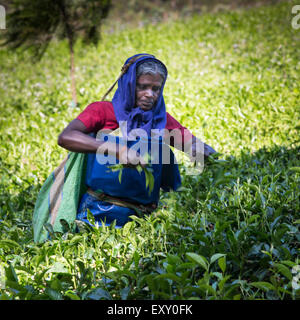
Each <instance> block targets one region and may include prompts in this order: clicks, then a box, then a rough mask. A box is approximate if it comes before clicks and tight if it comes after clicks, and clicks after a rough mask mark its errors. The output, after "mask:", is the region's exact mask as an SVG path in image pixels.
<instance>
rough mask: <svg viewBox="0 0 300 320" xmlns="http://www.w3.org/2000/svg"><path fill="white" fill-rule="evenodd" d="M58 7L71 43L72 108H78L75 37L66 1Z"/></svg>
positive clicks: (59, 2) (61, 1)
mask: <svg viewBox="0 0 300 320" xmlns="http://www.w3.org/2000/svg"><path fill="white" fill-rule="evenodd" d="M57 3H58V6H59V8H60V11H61V14H62V17H63V23H64V25H65V32H66V35H67V38H68V41H69V49H70V76H71V93H72V103H71V106H73V107H76V105H77V96H76V80H75V63H74V36H73V29H72V26H71V24H70V21H69V20H70V19H69V14H68V12H67V8H66V4H65V1H64V0H57Z"/></svg>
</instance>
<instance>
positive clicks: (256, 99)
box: [0, 2, 300, 299]
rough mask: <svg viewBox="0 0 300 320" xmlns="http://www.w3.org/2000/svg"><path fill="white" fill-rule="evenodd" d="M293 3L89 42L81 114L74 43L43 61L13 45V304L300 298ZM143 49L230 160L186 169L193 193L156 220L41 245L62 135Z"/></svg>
mask: <svg viewBox="0 0 300 320" xmlns="http://www.w3.org/2000/svg"><path fill="white" fill-rule="evenodd" d="M292 4H293V3H291V2H288V3H281V4H278V5H276V6H270V7H259V8H255V9H250V10H245V11H235V12H230V13H218V14H214V15H213V14H206V15H202V16H194V17H191V18H189V19H188V20H184V21H183V20H178V21H174V22H169V23H167V24H158V25H156V26H155V27H153V26H146V27H144V28H140V29H128V30H125V31H123V32H121V33H117V34H104V35H103V42H102V43H101V44H99V45H98V47H97V48H94V47H84V46H82V45H81V44H80V43H78V44H77V47H76V59H77V61H78V64H77V65H78V67H77V75H78V78H77V83H78V88H79V92H80V97H79V99H78V100H79V103H80V105H79V107H77V108H70V107H69V89H70V87H69V80H68V67H69V66H68V55H67V52H68V49H67V46H66V43H64V42H58V43H53V44H52V45H51V46H50V47H49V48H48V50H47V52H46V53H45V56H44V58H43V60H42V61H41V62H40V63H38V64H37V65H35V66H34V67H33V66H32V65H31V64H30V62H29V61H28V59H27V58H28V57H29V56H30V53H29V52H25V53H24V52H23V53H22V52H17V51H16V52H15V53H13V54H12V53H8V52H7V51H5V50H2V51H0V68H1V74H0V77H1V79H0V81H1V87H0V96H1V100H0V110H1V115H0V125H1V135H0V145H1V153H0V162H1V167H0V172H1V175H0V176H1V183H0V189H1V190H0V203H1V207H0V219H1V221H0V268H1V270H0V272H1V271H2V278H3V272H4V271H5V285H4V286H3V289H2V290H1V292H2V293H1V295H0V297H1V299H189V298H192V299H199V298H200V299H261V298H262V299H297V298H299V290H298V291H297V290H295V286H292V280H293V277H294V278H295V274H293V273H292V271H294V269H293V267H294V266H296V265H299V264H300V263H299V241H300V234H299V222H300V216H299V212H300V208H299V176H300V168H299V128H300V123H299V95H300V91H299V74H300V72H299V71H300V62H299V56H300V49H299V48H300V47H299V35H300V34H299V30H294V29H292V27H291V18H292V16H291V7H292ZM139 52H148V53H152V54H154V55H156V56H157V57H158V58H159V59H161V60H162V61H164V62H165V64H166V65H167V67H168V70H169V77H168V81H167V84H166V88H165V101H166V104H167V109H168V111H169V112H170V113H171V114H172V115H173V116H174V117H176V118H177V119H178V120H179V121H180V122H181V123H182V124H183V125H185V126H186V127H188V128H189V129H190V130H191V131H192V132H193V133H195V134H197V136H198V137H199V138H201V139H202V140H203V141H205V142H206V143H208V144H210V145H211V146H213V147H214V148H215V149H216V150H218V151H219V152H220V153H222V154H223V155H222V156H221V157H220V158H219V160H211V161H210V162H209V163H207V165H206V166H205V170H204V172H203V173H202V174H201V175H195V176H189V175H186V174H185V168H184V166H182V167H181V172H182V180H183V186H182V188H181V191H180V192H177V193H175V192H173V193H171V194H168V193H166V194H164V193H163V194H162V196H161V201H162V205H161V206H160V207H159V209H158V210H157V212H155V214H153V215H151V216H149V217H146V218H145V219H141V218H136V217H135V218H133V221H132V222H130V223H128V224H126V225H125V227H124V228H122V229H114V228H113V227H110V228H108V227H100V228H98V229H93V230H90V231H87V232H81V233H78V234H75V235H74V234H71V233H67V234H65V235H64V236H58V237H57V238H56V239H53V240H51V241H48V242H46V243H44V244H39V245H37V244H35V243H34V242H33V240H32V228H31V219H32V212H33V207H34V203H35V199H36V196H37V193H38V191H39V189H40V188H41V185H42V183H43V182H44V181H45V179H46V177H47V176H48V175H49V174H50V173H51V172H52V170H54V168H55V167H56V166H57V165H59V163H60V161H62V160H63V158H64V157H65V155H66V151H65V150H62V149H61V148H60V147H58V146H57V137H58V135H59V133H60V132H61V131H62V129H63V128H64V127H65V125H66V124H67V123H68V122H69V121H71V120H72V119H73V118H74V117H76V116H77V115H78V114H79V112H80V111H81V110H83V108H84V107H85V106H86V105H87V104H88V103H90V102H92V101H96V100H99V99H100V98H101V96H102V95H103V94H104V92H105V91H106V90H107V88H108V87H109V85H110V84H111V83H112V82H113V81H114V80H115V78H116V77H117V75H118V73H119V70H120V68H121V65H122V64H123V62H124V61H125V59H126V58H127V57H128V56H130V55H133V54H135V53H139ZM2 280H3V279H2ZM0 281H1V279H0ZM2 282H3V281H2ZM0 284H1V282H0Z"/></svg>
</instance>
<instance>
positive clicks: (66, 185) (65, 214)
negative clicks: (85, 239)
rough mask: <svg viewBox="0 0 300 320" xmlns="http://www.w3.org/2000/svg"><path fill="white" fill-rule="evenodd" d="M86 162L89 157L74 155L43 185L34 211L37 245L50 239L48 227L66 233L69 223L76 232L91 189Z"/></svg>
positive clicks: (67, 158)
mask: <svg viewBox="0 0 300 320" xmlns="http://www.w3.org/2000/svg"><path fill="white" fill-rule="evenodd" d="M86 163H87V154H84V153H77V152H70V153H69V154H68V156H67V157H66V158H65V159H64V161H63V162H62V163H61V164H60V165H59V166H58V167H57V168H56V169H55V170H54V171H53V172H52V173H51V175H50V176H49V177H48V178H47V180H46V181H45V183H44V184H43V186H42V188H41V190H40V192H39V194H38V197H37V200H36V204H35V208H34V212H33V233H34V241H35V242H43V241H45V240H47V239H48V237H49V232H48V230H47V228H45V225H47V224H50V225H51V226H52V228H53V231H54V232H61V233H63V232H64V230H65V225H66V223H67V224H68V226H69V228H70V229H71V230H73V231H75V223H74V222H75V219H76V215H77V208H78V204H79V201H80V199H81V197H82V195H83V194H84V193H85V192H86V190H87V187H86V185H85V176H86Z"/></svg>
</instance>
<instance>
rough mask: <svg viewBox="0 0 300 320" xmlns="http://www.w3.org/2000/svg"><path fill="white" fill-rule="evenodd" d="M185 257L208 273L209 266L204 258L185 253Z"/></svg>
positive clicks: (192, 253) (195, 254)
mask: <svg viewBox="0 0 300 320" xmlns="http://www.w3.org/2000/svg"><path fill="white" fill-rule="evenodd" d="M186 256H187V258H188V259H189V260H190V261H192V262H196V263H197V264H199V265H200V266H201V267H203V268H204V269H205V270H206V271H208V268H209V264H208V261H207V260H206V258H204V257H203V256H201V255H199V254H197V253H194V252H187V253H186Z"/></svg>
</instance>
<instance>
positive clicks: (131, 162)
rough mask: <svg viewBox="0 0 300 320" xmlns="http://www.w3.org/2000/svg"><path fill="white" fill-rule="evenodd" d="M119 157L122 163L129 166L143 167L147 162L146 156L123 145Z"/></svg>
mask: <svg viewBox="0 0 300 320" xmlns="http://www.w3.org/2000/svg"><path fill="white" fill-rule="evenodd" d="M118 159H119V162H120V163H121V164H124V165H125V166H128V167H135V166H137V165H139V164H140V165H141V166H142V167H143V168H145V167H146V165H147V163H146V161H145V160H144V158H143V157H142V156H141V155H140V154H139V153H138V152H136V151H135V150H133V149H131V148H127V146H123V147H121V148H120V151H119V154H118Z"/></svg>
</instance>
